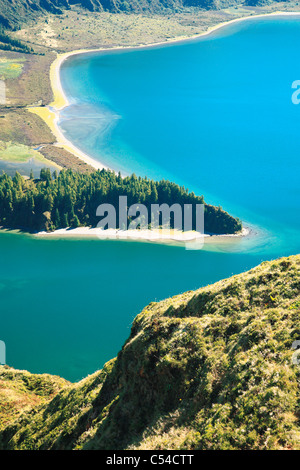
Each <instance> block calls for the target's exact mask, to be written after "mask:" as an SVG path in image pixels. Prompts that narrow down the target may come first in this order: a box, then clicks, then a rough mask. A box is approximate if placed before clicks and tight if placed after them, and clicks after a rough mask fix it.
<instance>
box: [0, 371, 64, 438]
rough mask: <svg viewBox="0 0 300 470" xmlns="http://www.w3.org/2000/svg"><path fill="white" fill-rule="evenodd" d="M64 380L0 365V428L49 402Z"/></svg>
mask: <svg viewBox="0 0 300 470" xmlns="http://www.w3.org/2000/svg"><path fill="white" fill-rule="evenodd" d="M68 385H70V384H69V383H68V382H67V381H66V380H64V379H62V378H60V377H55V376H52V375H48V374H43V375H39V374H30V373H29V372H27V371H20V370H14V369H12V368H11V367H8V366H0V429H3V428H4V427H5V426H7V425H8V424H9V423H10V422H12V421H14V420H15V419H16V418H18V417H19V416H20V414H21V413H23V412H25V411H29V410H30V409H31V408H33V407H36V406H38V405H42V404H45V403H46V402H49V401H50V400H51V399H52V398H53V397H54V396H55V395H56V394H57V393H58V392H59V391H60V390H61V389H62V388H65V387H67V386H68Z"/></svg>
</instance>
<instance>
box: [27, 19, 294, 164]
mask: <svg viewBox="0 0 300 470" xmlns="http://www.w3.org/2000/svg"><path fill="white" fill-rule="evenodd" d="M280 16H300V11H299V12H282V11H277V12H273V13H264V14H259V15H251V16H245V17H242V18H235V19H233V20H229V21H225V22H222V23H219V24H217V25H215V26H212V27H210V28H209V29H208V30H207V31H204V32H203V33H200V34H195V35H194V36H189V37H179V38H173V39H170V40H166V41H162V42H157V43H152V44H140V45H137V46H117V47H112V48H104V47H102V48H96V49H80V50H75V51H72V52H65V53H63V54H57V57H56V59H55V60H54V61H53V62H52V64H51V67H50V81H51V86H52V91H53V96H54V99H53V101H52V103H51V104H50V105H49V106H45V107H29V108H28V110H29V111H30V112H32V113H35V114H37V115H38V116H39V117H41V118H42V119H43V120H44V121H45V122H46V124H47V125H48V127H49V128H50V129H51V131H52V132H53V134H54V136H55V137H56V139H57V143H56V145H57V146H59V147H62V148H64V149H65V150H67V151H69V152H70V153H72V154H73V155H75V156H76V157H78V158H80V159H81V160H82V161H84V162H85V163H87V164H88V165H90V166H92V167H93V168H95V169H96V170H98V169H103V168H104V169H108V167H107V166H106V165H104V164H102V163H101V162H100V161H98V160H96V159H94V158H92V157H90V156H89V155H87V154H86V153H85V152H83V151H82V150H80V149H79V148H78V147H76V146H75V145H74V144H73V143H72V142H71V141H69V140H68V139H67V138H66V137H65V136H64V134H63V132H62V131H61V130H60V128H59V125H58V122H59V112H60V111H61V110H62V109H64V108H65V107H67V106H68V105H69V100H68V98H67V96H66V94H65V92H64V89H63V87H62V84H61V79H60V68H61V66H62V64H63V62H64V61H65V60H67V59H68V58H69V57H72V56H76V55H81V54H88V53H97V52H109V51H122V50H137V49H148V48H153V47H159V46H166V45H172V44H180V43H182V42H187V41H191V40H196V39H199V38H202V37H205V36H208V35H210V34H212V33H214V32H215V31H217V30H219V29H222V28H224V27H226V26H229V25H232V24H234V23H238V22H242V21H249V20H256V19H259V18H265V17H280Z"/></svg>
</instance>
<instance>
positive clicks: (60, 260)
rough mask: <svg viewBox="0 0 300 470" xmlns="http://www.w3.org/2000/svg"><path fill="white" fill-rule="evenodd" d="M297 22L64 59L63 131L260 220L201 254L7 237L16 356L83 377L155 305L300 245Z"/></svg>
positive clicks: (105, 158)
mask: <svg viewBox="0 0 300 470" xmlns="http://www.w3.org/2000/svg"><path fill="white" fill-rule="evenodd" d="M299 41H300V21H298V20H296V19H286V18H285V19H265V20H259V21H257V20H256V21H250V22H243V23H240V24H236V25H234V26H229V27H226V28H224V29H222V30H220V31H219V32H217V33H214V34H213V35H211V36H209V37H206V38H203V39H201V40H197V41H192V42H186V43H182V44H180V45H172V46H166V47H159V48H153V49H145V50H135V51H122V52H106V53H104V54H103V53H102V54H99V53H93V54H86V55H82V56H77V57H75V58H74V57H73V58H71V59H69V60H68V61H67V62H65V63H64V65H63V68H62V83H63V86H64V88H65V90H66V93H67V95H68V96H69V97H70V100H71V102H72V105H71V106H70V107H69V108H67V109H65V110H64V111H63V112H62V113H61V123H60V125H61V128H62V129H63V130H64V131H65V133H66V136H67V137H68V138H69V139H71V140H72V141H73V142H74V143H76V144H77V145H78V147H80V148H81V149H83V150H84V151H86V152H87V153H89V154H90V155H92V156H93V157H94V158H97V159H99V160H100V161H102V162H103V163H105V164H106V165H108V166H110V167H111V168H114V169H115V170H119V169H120V170H122V172H123V173H128V174H129V173H131V172H133V171H134V172H135V173H136V174H139V175H142V176H144V175H147V176H149V177H153V178H156V179H157V178H168V179H172V180H173V181H175V182H177V183H179V184H184V185H185V186H186V187H188V188H189V189H191V190H194V191H196V192H197V193H198V194H203V195H204V196H205V199H206V200H207V202H210V203H215V204H221V205H222V206H223V208H224V209H226V210H228V211H230V212H231V213H232V214H234V215H236V216H238V217H240V218H241V219H242V220H244V221H245V222H246V224H250V225H251V226H253V227H254V230H255V232H256V233H257V235H256V236H255V237H253V238H252V239H250V240H242V241H241V240H235V241H232V242H231V243H229V244H228V243H226V244H224V243H223V244H222V243H219V244H218V245H214V246H212V245H209V246H207V247H206V249H205V250H201V251H186V250H185V249H184V248H179V247H170V246H160V245H153V244H149V243H134V242H117V241H99V240H96V241H87V240H82V241H79V240H56V241H54V240H33V239H31V238H29V237H26V236H23V235H13V234H1V235H0V260H1V261H0V298H1V327H0V339H2V340H4V341H6V343H7V362H8V363H9V364H10V365H12V366H14V367H17V368H25V369H28V370H30V371H32V372H50V373H56V374H59V375H62V376H64V377H66V378H68V379H71V380H79V379H80V378H82V377H84V376H85V375H87V374H88V373H92V372H93V371H95V370H96V369H98V368H100V367H102V365H103V363H104V362H105V361H107V360H109V359H111V358H112V357H114V356H115V355H116V354H117V352H118V350H119V349H120V347H121V346H122V344H123V342H124V340H125V339H126V338H127V337H128V335H129V331H130V325H131V322H132V319H133V318H134V317H135V315H136V314H137V313H139V311H140V310H141V309H142V308H143V307H144V306H145V305H146V304H147V303H148V302H150V301H152V300H160V299H163V298H166V297H169V296H171V295H175V294H178V293H181V292H184V291H186V290H190V289H196V288H197V287H200V286H203V285H206V284H209V283H212V282H215V281H217V280H220V279H222V278H225V277H228V276H230V275H232V274H236V273H240V272H242V271H246V270H248V269H250V268H251V267H253V266H255V265H257V264H259V263H260V262H261V261H262V260H267V259H274V258H276V257H279V256H283V255H290V254H296V253H299V251H300V250H299V245H300V242H299V233H300V218H299V209H298V206H299V202H300V190H299V183H298V181H299V148H300V139H299V126H300V106H295V105H293V104H292V101H291V95H292V91H293V90H292V89H291V85H292V82H293V81H294V80H297V79H300V64H299V60H298V58H297V57H298V44H299Z"/></svg>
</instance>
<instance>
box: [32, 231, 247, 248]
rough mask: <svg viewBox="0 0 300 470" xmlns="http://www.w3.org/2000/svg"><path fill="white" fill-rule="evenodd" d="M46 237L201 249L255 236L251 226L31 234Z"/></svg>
mask: <svg viewBox="0 0 300 470" xmlns="http://www.w3.org/2000/svg"><path fill="white" fill-rule="evenodd" d="M31 235H33V236H34V237H37V238H44V239H49V238H50V239H70V238H72V239H90V240H92V239H99V240H118V241H125V240H127V241H141V242H150V243H159V244H167V245H178V246H183V245H186V246H187V247H190V248H191V249H193V247H194V248H195V249H197V248H198V249H199V247H200V246H201V245H204V243H216V242H217V241H229V240H234V239H240V238H246V237H250V236H253V235H254V233H253V231H252V230H251V229H250V228H249V227H244V228H243V229H242V231H241V232H239V233H236V234H220V235H216V234H200V233H198V232H182V231H179V230H167V229H160V230H150V229H149V230H118V229H117V230H113V229H108V230H102V229H99V228H91V227H78V228H73V229H72V228H65V229H59V230H55V231H54V232H37V233H35V234H31Z"/></svg>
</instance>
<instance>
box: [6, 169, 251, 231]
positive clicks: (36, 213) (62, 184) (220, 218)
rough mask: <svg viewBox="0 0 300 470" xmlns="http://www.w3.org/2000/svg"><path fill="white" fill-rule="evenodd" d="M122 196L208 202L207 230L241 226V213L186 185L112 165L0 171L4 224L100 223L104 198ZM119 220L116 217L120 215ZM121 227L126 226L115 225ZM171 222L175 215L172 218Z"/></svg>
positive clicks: (44, 227) (38, 227) (133, 200)
mask: <svg viewBox="0 0 300 470" xmlns="http://www.w3.org/2000/svg"><path fill="white" fill-rule="evenodd" d="M119 196H127V201H128V205H129V206H131V205H133V204H144V205H145V206H146V207H147V209H148V210H149V209H150V206H151V205H152V204H159V205H161V204H168V205H169V206H172V205H173V204H179V205H180V206H181V207H182V208H183V206H184V204H204V223H205V233H210V234H216V235H218V234H235V233H238V232H240V231H241V230H242V223H241V221H240V220H239V219H236V218H234V217H232V216H231V215H230V214H228V213H227V212H226V211H224V210H223V209H222V208H221V207H215V206H212V205H209V204H206V203H205V202H204V198H203V196H196V195H195V194H194V193H193V192H189V190H188V189H186V188H185V187H183V186H179V185H177V184H175V183H172V182H170V181H167V180H161V181H158V182H157V181H153V180H150V179H148V178H147V177H145V178H142V177H138V176H136V175H134V174H133V175H131V176H128V177H125V178H123V177H122V176H121V174H120V173H119V174H116V173H114V172H113V171H111V170H104V169H103V170H98V171H95V172H93V173H91V174H82V173H77V172H75V171H73V170H62V171H61V172H60V173H57V172H56V171H54V172H53V173H51V171H50V170H49V169H45V168H43V169H42V170H41V173H40V179H34V177H33V174H31V177H30V178H24V177H22V176H21V175H20V174H19V173H18V172H16V174H15V176H14V177H13V178H12V177H10V176H8V175H7V174H5V173H4V174H3V175H2V176H0V225H1V226H2V227H5V228H10V229H22V230H25V231H28V232H39V231H47V232H52V231H54V230H57V229H61V228H68V227H71V228H77V227H79V226H85V227H96V226H97V224H98V222H99V217H97V215H96V211H97V207H98V206H99V205H101V204H107V203H109V204H112V205H113V206H114V207H117V206H118V202H119ZM117 224H118V221H117ZM117 228H120V229H123V228H124V227H120V226H117ZM171 228H173V227H172V220H171Z"/></svg>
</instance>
